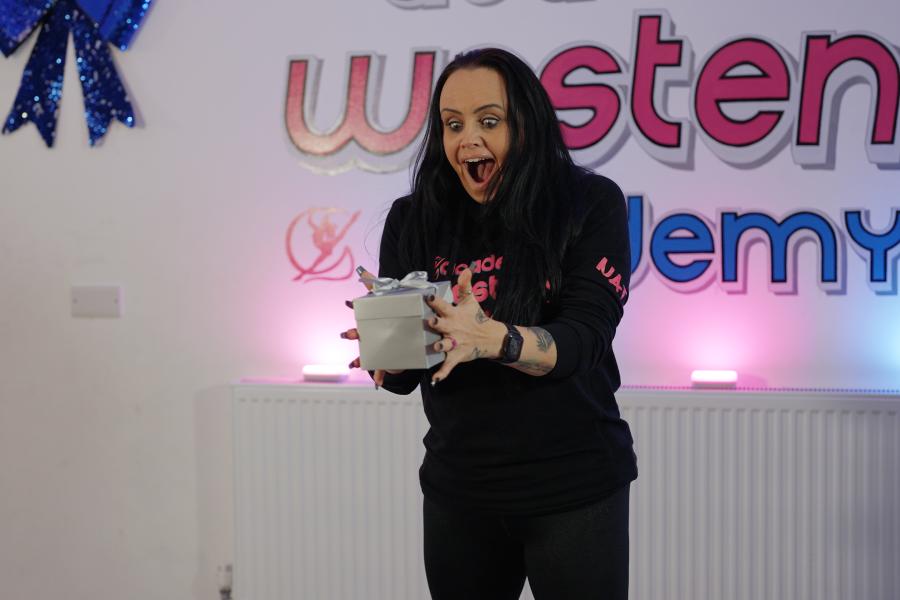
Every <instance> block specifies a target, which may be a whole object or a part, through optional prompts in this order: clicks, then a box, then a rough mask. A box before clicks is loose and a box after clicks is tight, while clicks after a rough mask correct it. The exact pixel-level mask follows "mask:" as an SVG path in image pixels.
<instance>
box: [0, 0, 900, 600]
mask: <svg viewBox="0 0 900 600" xmlns="http://www.w3.org/2000/svg"><path fill="white" fill-rule="evenodd" d="M450 4H451V6H450V8H448V9H434V10H429V11H406V10H400V9H398V8H395V7H393V6H391V5H390V4H389V3H388V2H387V0H333V1H332V2H328V3H309V2H287V1H284V0H281V1H274V0H269V1H267V2H256V3H236V2H232V3H221V2H212V1H211V0H197V1H194V2H159V3H158V4H157V5H155V6H154V7H153V9H152V10H151V12H150V14H149V15H148V17H147V20H146V23H145V24H144V26H143V28H142V30H141V31H140V32H139V34H138V36H137V38H136V40H135V43H134V44H133V46H132V48H131V49H130V50H129V51H127V52H125V53H122V52H118V51H116V52H115V58H116V61H117V64H118V66H119V67H120V71H121V73H122V74H123V78H124V80H125V81H126V82H127V86H128V88H129V90H130V93H131V97H132V99H133V101H134V103H135V106H136V108H137V110H138V112H139V115H140V117H141V119H140V120H141V121H142V125H140V126H139V127H138V128H136V129H135V130H127V129H125V128H124V127H122V126H119V125H114V126H113V127H112V128H111V131H110V132H109V134H108V135H107V136H106V139H105V140H104V143H103V144H102V146H100V147H98V148H89V147H88V145H87V136H86V131H85V126H84V120H83V117H82V114H81V113H82V103H81V90H80V88H79V86H78V81H77V78H76V71H75V68H74V58H73V56H72V52H71V51H70V53H69V55H68V64H67V69H66V82H65V88H64V99H63V103H62V109H61V115H60V119H59V125H58V130H57V142H56V146H55V147H54V148H53V149H47V148H45V147H44V145H43V142H42V141H41V139H40V137H39V136H38V134H37V132H36V131H35V130H34V128H33V127H32V126H26V127H24V128H23V129H21V130H19V131H18V132H16V133H15V134H13V135H10V136H4V137H2V138H0V185H2V186H3V187H2V190H0V198H2V200H0V273H2V274H3V277H4V281H3V285H2V288H0V340H2V341H0V540H2V541H0V581H2V582H3V584H2V585H3V596H4V597H9V598H53V597H63V596H65V597H67V598H73V599H81V598H84V599H87V598H91V599H93V598H107V597H108V598H113V597H129V598H135V599H140V600H143V599H150V598H197V599H201V598H203V599H209V598H213V597H215V593H216V591H215V569H216V566H217V565H220V564H224V563H226V562H230V560H231V555H232V538H231V535H232V525H231V496H230V494H231V489H230V463H231V456H230V451H231V450H230V438H229V435H230V433H229V431H230V429H229V428H230V422H229V407H228V401H229V399H228V391H227V388H226V384H228V383H229V382H231V381H234V380H236V379H238V378H240V377H242V376H265V377H292V376H296V374H297V373H298V372H299V368H300V365H302V364H303V363H306V362H320V361H323V360H338V359H340V360H347V359H349V358H350V357H352V349H350V348H348V347H347V346H346V345H341V343H340V340H338V339H337V332H338V331H340V330H341V329H342V328H344V327H345V326H347V325H349V314H348V313H345V312H342V311H345V310H346V309H343V307H342V306H341V301H342V300H343V299H345V298H348V297H351V296H352V295H354V294H356V293H358V289H357V284H354V283H352V282H344V283H335V284H326V283H322V284H317V283H310V284H301V283H296V282H293V281H292V279H293V277H294V271H293V269H292V268H291V265H290V264H289V262H288V260H287V257H286V254H285V251H284V238H285V232H286V229H287V226H288V224H289V223H290V221H291V219H293V218H294V217H295V216H296V215H297V214H298V213H300V212H301V211H302V210H304V208H308V207H311V206H330V207H340V208H346V209H354V210H355V209H357V208H362V209H364V212H363V214H362V216H361V218H360V222H359V224H358V225H357V226H355V228H354V229H353V230H352V231H351V233H350V234H349V235H348V238H347V241H348V244H349V245H350V246H352V248H353V250H354V254H355V257H356V261H357V262H362V263H364V264H370V265H373V266H374V263H375V262H376V255H377V246H378V239H379V235H380V228H381V222H382V219H383V214H384V210H385V209H386V208H387V206H388V205H389V202H390V200H391V199H392V198H394V197H396V196H398V195H400V194H402V193H403V192H404V191H405V190H406V189H407V185H408V183H407V182H408V176H407V174H406V173H404V172H400V173H394V174H390V175H373V174H370V173H366V172H362V171H358V170H353V171H350V172H347V173H344V174H341V175H338V176H335V177H327V176H321V175H316V174H314V173H312V172H310V171H309V170H307V169H305V168H303V167H302V166H301V165H300V162H301V159H302V157H301V156H300V155H299V153H298V152H297V151H296V149H294V148H293V147H292V146H291V145H290V143H289V141H288V137H287V134H286V132H285V127H284V122H283V111H284V94H285V85H286V81H287V61H288V58H289V57H291V56H296V55H306V54H315V55H317V56H319V57H320V58H323V59H324V60H325V61H326V62H325V68H324V70H323V76H322V82H321V85H320V89H321V90H322V93H323V98H322V99H320V101H319V108H320V112H319V115H320V118H321V119H322V121H323V122H329V119H334V118H336V115H337V112H338V110H339V106H338V105H337V104H336V101H337V99H339V97H340V92H341V89H340V88H341V86H342V85H343V84H342V81H341V78H342V77H343V73H344V61H345V57H346V55H347V52H349V51H351V50H373V51H377V52H379V53H381V54H384V55H385V56H386V57H387V59H388V61H387V67H386V71H385V88H386V89H390V88H391V87H392V86H393V87H394V88H397V89H401V90H402V89H404V87H405V78H406V77H407V75H408V69H409V67H408V59H409V51H410V48H417V47H424V46H440V47H443V48H445V49H447V50H449V51H450V52H451V53H453V52H455V51H457V50H459V49H462V48H466V47H470V46H474V45H478V44H484V43H500V44H502V45H504V46H506V47H510V48H515V49H517V50H518V51H520V52H521V53H522V54H523V56H524V57H525V58H526V59H527V60H529V61H530V62H531V64H533V65H538V64H540V62H541V61H542V60H543V59H544V58H545V57H546V56H548V55H549V54H550V52H551V51H552V50H554V49H555V48H558V47H559V46H561V45H563V44H565V43H568V42H570V41H575V40H582V39H584V40H594V41H597V42H602V43H603V44H605V45H607V46H609V47H611V48H614V49H616V50H617V51H618V52H619V53H620V54H621V55H623V56H626V57H627V56H628V54H629V48H630V44H631V27H632V18H633V17H632V13H633V10H634V9H635V8H643V7H645V6H646V5H643V4H635V3H630V2H629V3H618V4H614V5H610V4H609V3H601V2H591V1H585V2H574V3H549V2H542V1H539V0H505V1H504V2H501V3H500V4H497V5H494V6H489V7H478V6H473V5H471V4H469V3H467V2H464V1H462V0H451V2H450ZM700 4H702V5H701V6H698V5H696V4H695V3H689V2H682V1H679V2H670V3H667V6H666V9H667V10H668V11H669V12H670V14H671V15H672V17H673V19H674V20H675V23H676V26H677V30H676V31H677V33H679V34H680V35H686V36H689V37H690V40H691V42H692V44H693V47H694V50H695V53H696V54H697V55H698V56H702V55H703V54H705V53H706V52H707V51H708V50H710V49H712V48H713V47H714V46H715V45H717V44H718V43H720V42H721V41H723V40H725V39H727V38H730V37H731V36H733V35H737V34H740V33H754V34H760V35H764V36H767V37H770V38H773V39H776V40H777V41H778V42H779V43H781V44H782V45H783V46H785V47H786V48H788V49H789V50H790V51H791V52H792V53H794V55H795V56H797V55H798V54H799V41H800V36H801V32H803V31H809V30H816V29H826V30H832V29H835V30H838V31H852V30H857V29H859V30H866V31H874V32H876V33H878V34H879V35H882V36H884V37H885V38H887V39H889V40H892V41H893V42H895V43H897V42H900V25H898V23H900V18H898V17H900V8H898V5H897V4H896V3H888V2H872V3H869V5H868V6H864V7H860V6H851V5H850V4H847V3H839V2H837V1H832V0H829V1H828V2H813V1H812V0H810V1H808V2H799V3H794V4H785V3H783V2H770V1H766V2H754V3H739V2H704V3H700ZM523 16H524V17H527V18H524V19H523V18H522V17H523ZM33 43H34V40H33V39H31V40H29V41H28V42H27V43H26V44H25V46H24V47H23V48H22V49H20V50H19V51H18V52H17V53H16V54H15V55H14V56H12V57H10V58H8V59H6V60H5V61H2V62H0V106H8V105H11V104H12V101H13V98H14V97H15V92H16V89H17V87H18V83H19V78H20V76H21V73H22V69H23V68H24V66H25V63H26V61H27V58H28V53H29V52H30V49H31V46H32V45H33ZM329 95H330V96H331V98H329ZM678 97H679V96H678V95H677V94H673V101H675V100H677V98H678ZM684 99H685V98H684V96H682V97H681V101H682V103H683V102H684ZM403 102H405V99H404V100H403V101H402V102H396V103H394V102H388V103H386V104H384V105H383V106H382V117H383V121H384V122H386V123H392V122H395V121H397V120H399V119H400V117H401V116H402V114H403V109H404V108H405V105H402V104H403ZM4 103H6V104H4ZM845 106H847V107H851V108H853V107H856V108H857V109H858V110H855V111H854V110H845V111H844V112H843V113H842V121H841V125H840V136H841V146H840V147H839V168H838V169H836V170H834V171H826V172H821V171H812V172H810V171H804V170H802V169H800V168H799V167H798V166H796V165H795V164H793V163H792V162H791V159H790V156H789V152H788V151H783V152H782V153H781V154H779V155H778V156H777V157H776V158H775V159H773V160H772V161H771V162H770V163H769V164H767V165H765V167H764V168H761V169H760V170H756V171H754V170H749V171H744V170H737V169H734V168H733V167H730V166H728V165H725V164H723V163H722V162H721V161H719V160H718V159H716V158H715V157H713V156H712V155H711V154H710V153H709V151H708V150H706V149H705V148H704V147H703V146H702V144H701V143H699V142H698V144H697V152H696V154H697V156H696V165H695V168H694V170H689V171H685V170H677V169H672V168H670V167H666V166H665V165H662V164H660V163H657V162H656V161H654V160H653V159H651V158H650V157H648V156H647V155H646V154H645V153H644V152H643V151H642V150H640V149H639V148H638V146H637V144H636V143H635V142H634V140H629V141H628V142H626V144H625V146H624V147H623V148H622V150H621V151H620V153H619V154H618V155H616V157H614V158H613V159H612V160H611V161H610V162H609V163H608V164H606V165H604V166H602V167H601V168H600V170H601V171H602V172H605V173H607V174H609V175H610V176H612V177H613V178H614V179H616V180H617V181H619V182H620V183H621V184H622V186H623V188H625V189H626V191H642V192H646V193H647V194H648V196H649V197H650V198H651V200H652V201H653V203H654V209H655V210H656V211H658V213H659V214H662V213H665V212H668V211H670V210H676V209H679V208H683V207H689V206H693V205H692V202H693V198H695V197H696V195H697V194H698V192H702V191H703V190H704V189H706V188H707V187H708V188H710V189H712V191H713V192H715V194H717V195H725V196H727V197H728V199H729V201H728V202H724V200H723V202H724V204H727V205H731V206H745V207H750V208H752V207H763V208H766V209H767V210H770V211H772V212H773V213H778V212H779V211H780V210H781V209H783V210H784V211H787V210H789V209H793V208H796V207H799V206H805V205H808V204H811V203H815V202H816V201H817V198H819V197H820V195H821V194H829V195H830V196H829V198H830V199H829V200H828V202H829V203H830V205H831V206H835V207H840V206H857V205H868V204H869V203H870V202H871V203H872V204H873V208H875V206H876V205H877V206H878V207H880V209H883V210H886V207H887V206H889V205H893V206H897V200H896V190H897V189H898V185H897V184H898V172H897V171H881V170H878V169H876V168H875V167H874V165H872V164H871V163H869V162H867V161H866V159H865V156H864V153H863V150H862V142H861V139H862V136H863V130H864V127H865V109H866V108H867V106H868V96H867V95H866V93H865V92H864V91H862V90H857V89H853V90H851V91H850V92H848V94H847V97H846V99H845ZM673 110H675V109H673ZM677 110H678V111H681V115H682V116H686V111H685V110H684V109H682V108H679V109H677ZM329 111H332V112H329ZM785 181H787V182H789V183H790V187H791V189H792V190H794V191H796V190H799V192H800V193H801V195H803V196H804V197H803V198H801V199H798V200H797V201H796V203H794V204H791V203H788V204H785V202H786V197H788V195H787V194H785V191H784V188H783V186H784V185H785V183H784V182H785ZM711 182H712V183H711ZM863 182H865V186H863V185H862V184H863ZM861 189H863V191H864V192H865V196H863V197H860V196H858V195H855V194H856V192H858V191H859V190H861ZM791 198H792V197H791ZM791 202H793V200H792V199H791ZM707 206H708V207H709V206H712V207H714V206H715V205H714V204H713V205H709V204H708V205H707ZM779 206H780V207H781V208H779ZM701 208H702V207H701ZM703 210H709V208H703ZM880 214H882V216H883V217H884V218H886V216H887V215H886V212H883V213H880ZM801 257H802V259H803V261H805V262H808V261H812V260H814V256H813V253H812V252H810V253H808V254H806V253H803V254H801ZM848 264H849V267H848V269H849V273H848V281H849V282H850V283H849V287H850V288H852V293H848V294H847V295H844V296H837V297H831V296H825V295H824V294H820V293H819V292H818V290H817V288H816V286H815V284H814V281H813V276H812V275H811V274H810V273H807V275H808V276H807V275H805V276H804V278H803V279H801V282H800V283H801V285H800V293H798V294H797V295H795V296H788V297H783V296H774V295H771V294H769V293H768V292H767V291H766V290H765V285H764V282H763V281H762V279H761V278H758V279H752V280H751V281H752V287H753V289H751V290H750V292H749V293H748V294H746V295H738V296H727V295H726V294H725V293H724V292H722V291H721V290H718V289H717V288H716V287H715V286H713V287H711V288H708V289H707V290H704V291H703V292H701V293H699V294H696V295H684V294H677V293H675V292H671V291H670V290H668V289H667V288H665V287H664V286H663V285H662V284H661V283H659V281H657V280H656V279H655V278H654V277H652V276H648V277H647V278H646V279H645V281H644V282H642V283H641V286H640V287H639V288H638V289H637V290H635V291H634V293H633V297H632V301H631V303H630V304H629V316H628V317H627V318H626V321H625V322H624V323H623V326H622V329H621V332H620V337H619V340H618V342H617V343H618V344H619V346H618V349H619V355H620V357H621V362H622V366H623V372H624V374H625V375H624V376H625V380H626V382H628V383H648V384H652V383H678V382H680V381H683V378H684V377H686V373H687V372H689V370H690V368H694V367H695V366H701V365H696V364H691V362H690V360H688V359H687V358H685V356H688V355H689V352H688V349H687V347H685V346H679V345H678V342H677V341H678V340H689V339H691V338H692V337H695V338H696V337H697V335H701V334H702V335H714V334H715V335H719V333H717V332H722V333H721V336H722V337H738V338H740V337H741V336H748V338H751V339H752V334H753V332H754V331H758V330H759V329H760V328H765V327H766V323H767V322H769V321H768V320H769V319H774V323H775V324H776V326H774V327H773V328H772V329H771V331H772V334H771V336H764V337H763V338H762V339H760V340H756V341H755V342H753V343H748V344H745V345H744V347H745V348H749V350H747V351H746V355H749V356H750V357H751V358H752V360H750V359H747V357H746V356H744V357H741V356H737V357H736V358H735V360H736V361H738V362H739V361H740V360H747V364H748V365H749V366H748V367H747V372H748V374H749V375H750V376H751V381H752V380H753V377H755V378H756V380H758V381H762V382H764V383H769V384H775V385H866V382H870V383H871V386H873V387H879V386H880V387H888V386H891V385H894V386H896V385H897V384H896V372H897V371H891V365H900V346H897V344H896V342H894V343H893V345H888V342H885V344H881V343H880V340H896V339H900V321H898V320H897V318H896V316H895V315H896V313H897V312H898V311H896V296H894V297H893V298H891V297H887V298H886V297H883V296H875V295H874V294H871V293H869V291H868V289H867V288H866V286H865V283H864V281H863V280H862V277H863V271H864V268H863V266H861V263H859V262H858V261H857V259H856V257H855V255H853V254H850V255H849V256H848ZM90 283H110V284H117V285H121V286H122V288H123V291H124V301H125V304H124V314H123V316H122V318H120V319H115V320H86V319H74V318H72V317H71V315H70V307H69V291H70V286H72V285H74V284H90ZM660 306H666V307H667V309H666V310H667V312H665V313H664V312H663V311H661V310H660ZM673 312H676V313H678V314H680V315H682V317H681V318H680V319H679V320H677V323H675V324H673V322H672V320H671V319H669V318H668V317H667V316H666V315H667V314H672V313H673ZM710 314H712V315H714V316H715V317H714V319H713V321H712V322H710V321H709V320H708V319H707V320H706V321H701V317H702V316H703V315H706V316H709V315H710ZM323 315H324V317H323ZM858 315H865V316H866V317H867V318H865V319H862V317H859V318H861V319H862V320H861V321H860V324H859V326H857V327H855V329H853V331H855V333H854V334H853V335H852V336H850V335H849V332H850V331H851V324H847V323H846V320H848V319H853V318H857V316H858ZM892 315H894V316H892ZM868 317H871V318H868ZM798 319H799V320H805V321H806V322H807V324H808V326H807V327H805V328H804V329H803V330H802V331H803V335H801V336H797V335H792V334H791V332H790V330H789V326H790V324H792V323H796V322H797V321H798ZM729 327H730V328H731V329H730V330H729V329H728V328H729ZM786 328H787V329H786ZM650 331H665V332H667V334H669V335H670V337H669V338H668V339H671V340H673V342H672V344H673V345H670V346H669V347H668V348H667V349H664V350H657V349H655V347H652V348H651V347H650V346H649V345H648V342H647V339H648V338H647V333H648V332H650ZM697 332H700V333H699V334H698V333H697ZM695 334H696V335H695ZM875 341H879V343H878V344H876V343H875ZM774 347H780V348H783V352H782V353H780V354H777V355H773V354H772V352H770V351H769V349H770V348H774ZM891 353H893V354H891ZM785 357H793V358H791V359H786V358H785ZM891 361H893V362H891ZM891 382H895V383H893V384H892V383H891Z"/></svg>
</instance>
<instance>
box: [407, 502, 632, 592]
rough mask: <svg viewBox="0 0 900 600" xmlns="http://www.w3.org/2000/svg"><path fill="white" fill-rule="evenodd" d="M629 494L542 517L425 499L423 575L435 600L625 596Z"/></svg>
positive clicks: (626, 590)
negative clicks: (525, 592) (527, 590)
mask: <svg viewBox="0 0 900 600" xmlns="http://www.w3.org/2000/svg"><path fill="white" fill-rule="evenodd" d="M628 491H629V486H627V485H626V486H625V487H623V488H621V489H620V490H618V491H617V492H615V493H614V494H613V495H612V496H609V497H608V498H605V499H604V500H601V501H600V502H598V503H596V504H592V505H589V506H586V507H584V508H579V509H576V510H573V511H569V512H563V513H557V514H552V515H543V516H538V517H498V516H486V515H479V514H477V513H466V512H457V511H454V510H449V509H447V508H445V507H442V506H439V505H437V504H435V503H434V502H432V501H430V500H428V499H427V498H426V499H425V502H424V505H423V516H424V528H425V574H426V576H427V578H428V588H429V590H430V591H431V597H432V599H433V600H479V599H484V600H518V598H519V596H520V594H521V593H522V588H523V586H524V584H525V577H526V575H527V576H528V583H529V585H530V586H531V591H532V593H533V594H534V598H535V600H627V598H628Z"/></svg>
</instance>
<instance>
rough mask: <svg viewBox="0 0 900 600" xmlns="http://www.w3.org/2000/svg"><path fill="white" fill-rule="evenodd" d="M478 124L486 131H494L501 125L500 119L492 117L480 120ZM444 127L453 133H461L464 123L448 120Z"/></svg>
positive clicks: (457, 120)
mask: <svg viewBox="0 0 900 600" xmlns="http://www.w3.org/2000/svg"><path fill="white" fill-rule="evenodd" d="M478 123H479V124H480V125H481V126H482V127H483V128H485V129H493V128H494V127H496V126H497V125H499V124H500V119H499V118H497V117H492V116H487V115H486V116H484V117H481V118H480V119H478ZM444 127H446V128H447V129H449V130H450V131H453V132H457V133H458V132H460V131H462V129H463V122H462V121H460V120H459V119H455V118H454V119H448V120H447V121H446V122H445V123H444Z"/></svg>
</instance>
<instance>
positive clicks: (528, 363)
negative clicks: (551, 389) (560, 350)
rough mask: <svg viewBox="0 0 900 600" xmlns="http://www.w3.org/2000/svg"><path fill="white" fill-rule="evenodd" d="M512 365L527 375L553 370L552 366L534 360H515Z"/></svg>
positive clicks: (544, 373) (543, 373) (541, 373)
mask: <svg viewBox="0 0 900 600" xmlns="http://www.w3.org/2000/svg"><path fill="white" fill-rule="evenodd" d="M513 365H514V366H516V367H519V370H520V371H522V372H524V373H528V374H529V375H546V374H547V373H549V372H550V371H552V370H553V367H548V366H547V365H545V364H542V363H540V362H538V361H536V360H517V361H516V362H514V363H513Z"/></svg>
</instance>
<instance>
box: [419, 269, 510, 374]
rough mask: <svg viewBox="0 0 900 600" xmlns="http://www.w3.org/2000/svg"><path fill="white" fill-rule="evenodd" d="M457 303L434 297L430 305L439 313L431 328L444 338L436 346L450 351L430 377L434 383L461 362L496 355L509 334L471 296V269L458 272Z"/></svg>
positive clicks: (436, 348) (430, 324) (429, 302)
mask: <svg viewBox="0 0 900 600" xmlns="http://www.w3.org/2000/svg"><path fill="white" fill-rule="evenodd" d="M457 290H458V292H457V294H458V298H459V299H458V300H457V303H456V306H453V305H452V304H450V303H449V302H447V301H445V300H443V299H441V298H436V297H435V298H433V299H432V300H429V301H428V305H429V306H431V308H432V309H433V310H434V312H435V313H437V316H435V317H432V318H431V320H430V321H429V322H428V325H429V327H431V328H432V329H433V330H434V331H436V332H438V333H440V334H441V335H442V336H443V337H442V338H441V339H440V340H438V341H437V342H435V343H434V349H435V350H437V351H439V352H440V351H443V352H446V353H447V357H446V358H445V359H444V362H443V364H441V368H440V369H438V370H437V371H436V372H435V373H434V375H433V376H432V377H431V383H432V385H433V384H435V383H438V382H440V381H443V380H444V379H446V378H447V376H448V375H449V374H450V372H451V371H452V370H453V369H454V367H456V365H458V364H459V363H463V362H468V361H470V360H475V359H476V358H497V357H498V356H500V345H501V344H502V343H503V337H504V336H505V335H506V326H505V325H503V324H502V323H500V322H498V321H494V320H493V319H491V318H490V317H488V316H487V315H485V314H484V311H483V310H481V305H480V304H479V303H478V301H477V300H475V298H474V296H473V295H472V271H471V270H469V269H468V268H466V269H465V270H464V271H463V272H462V273H460V275H459V280H458V287H457Z"/></svg>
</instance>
